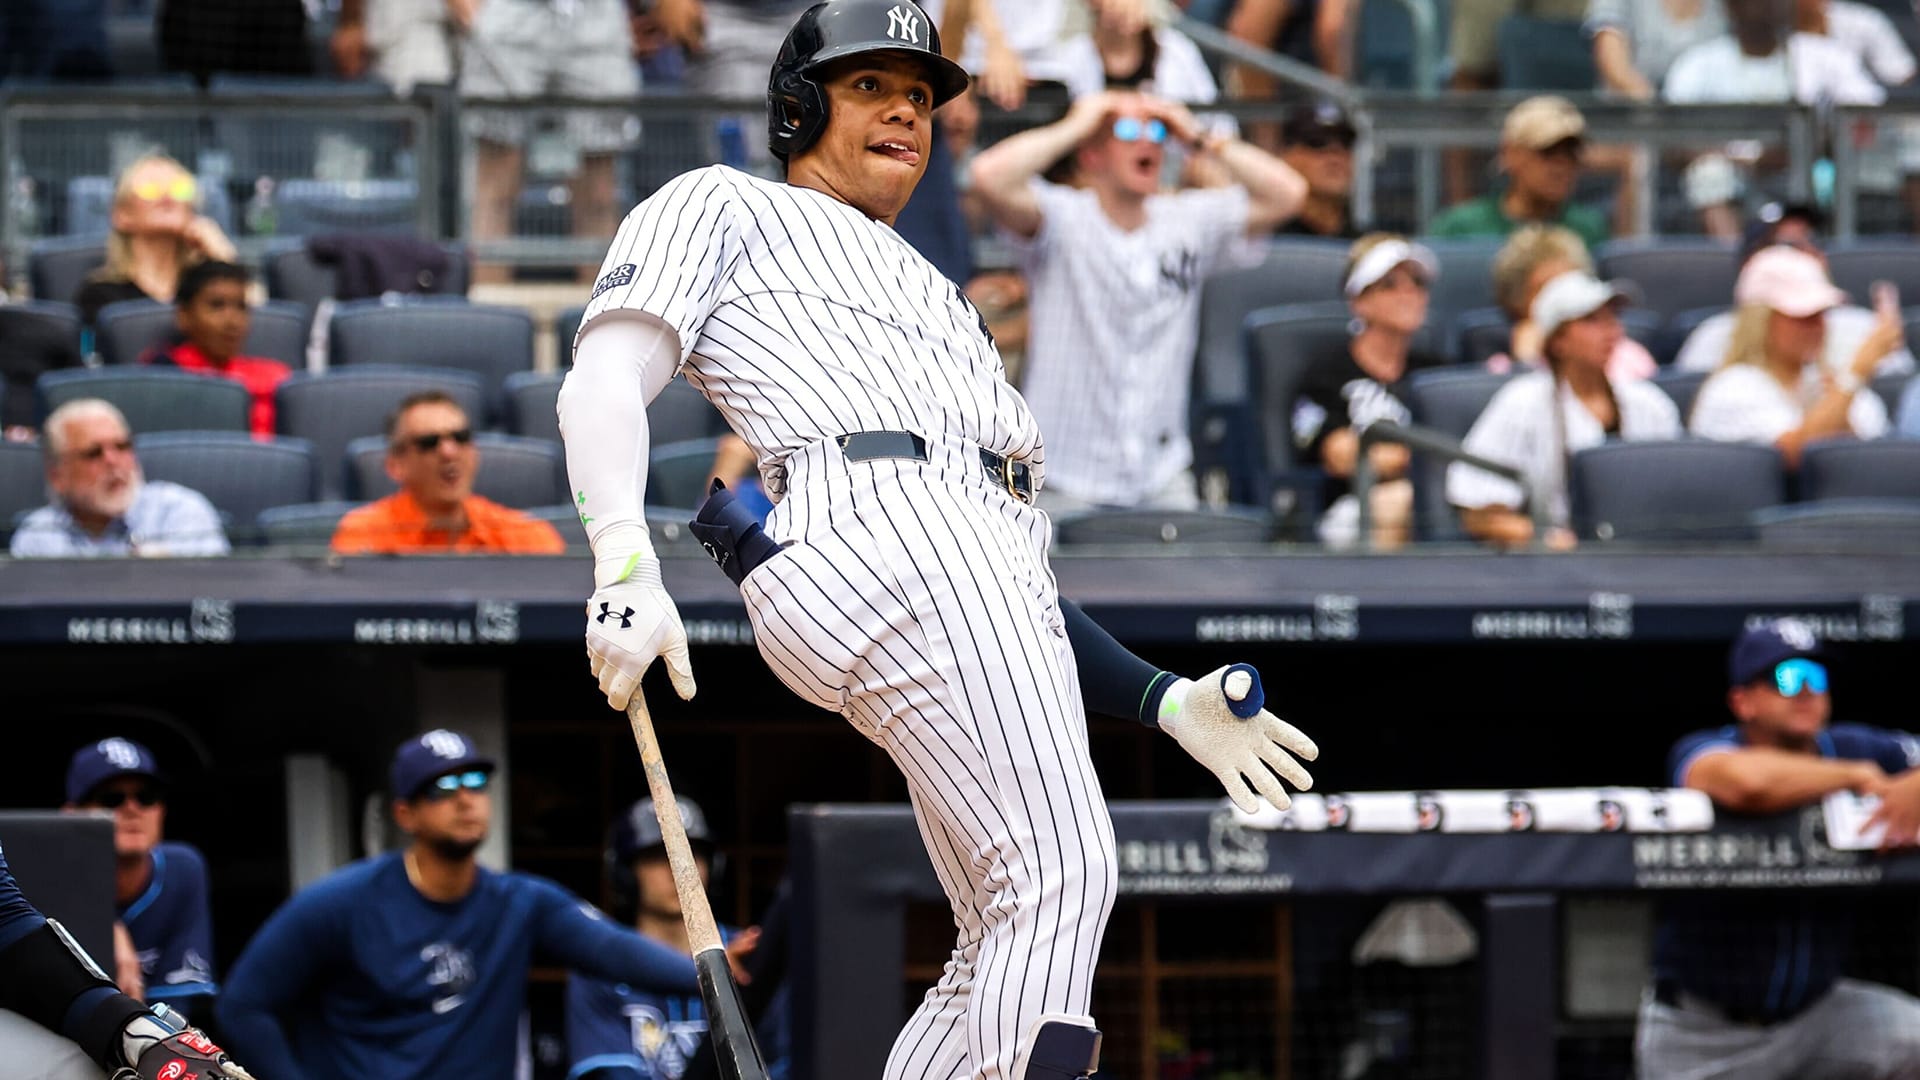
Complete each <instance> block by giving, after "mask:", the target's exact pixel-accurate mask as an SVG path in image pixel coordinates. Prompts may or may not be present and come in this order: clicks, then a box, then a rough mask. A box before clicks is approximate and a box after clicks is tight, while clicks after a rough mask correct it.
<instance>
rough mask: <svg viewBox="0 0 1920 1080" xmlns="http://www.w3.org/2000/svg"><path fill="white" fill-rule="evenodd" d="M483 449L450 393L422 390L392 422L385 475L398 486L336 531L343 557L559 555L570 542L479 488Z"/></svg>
mask: <svg viewBox="0 0 1920 1080" xmlns="http://www.w3.org/2000/svg"><path fill="white" fill-rule="evenodd" d="M479 471H480V449H479V448H478V447H476V446H474V445H473V425H472V423H471V422H469V421H468V419H467V414H466V411H465V410H463V409H461V408H460V406H459V404H457V403H456V402H455V401H454V400H453V399H452V398H451V397H448V396H447V395H446V394H444V393H442V392H440V391H438V390H423V391H421V392H420V393H417V394H411V395H409V396H408V397H407V398H406V399H405V400H403V401H401V402H400V407H399V408H398V409H396V410H394V414H393V416H392V417H390V418H388V420H387V475H388V476H390V477H392V478H393V482H394V483H396V484H398V485H400V490H399V491H397V492H395V493H393V494H392V495H389V496H387V497H386V498H384V499H381V500H380V501H378V502H375V503H370V504H368V505H366V506H363V507H361V508H359V509H358V510H354V511H352V512H351V513H349V514H348V515H347V516H346V517H344V518H342V519H341V520H340V527H339V528H338V529H336V530H334V534H333V550H335V551H337V552H339V553H341V554H343V555H427V554H445V553H449V552H460V553H474V554H506V555H558V554H560V553H561V552H563V551H565V550H566V546H567V545H566V542H565V541H563V540H561V539H560V534H559V533H558V532H556V531H554V528H553V526H551V525H549V524H547V523H546V522H544V521H541V520H540V519H539V518H534V517H528V516H527V515H526V514H523V513H521V512H520V511H518V510H513V509H509V508H508V507H505V506H501V505H500V504H499V503H496V502H492V501H490V500H488V499H483V498H481V497H480V496H478V495H475V494H474V493H473V478H474V475H475V474H476V473H478V472H479Z"/></svg>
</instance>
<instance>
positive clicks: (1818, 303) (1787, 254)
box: [1733, 246, 1847, 319]
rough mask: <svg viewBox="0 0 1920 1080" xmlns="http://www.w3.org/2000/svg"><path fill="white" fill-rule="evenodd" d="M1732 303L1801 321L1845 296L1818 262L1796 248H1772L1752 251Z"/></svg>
mask: <svg viewBox="0 0 1920 1080" xmlns="http://www.w3.org/2000/svg"><path fill="white" fill-rule="evenodd" d="M1733 301H1734V303H1736V304H1760V305H1762V306H1765V307H1769V308H1772V309H1773V310H1775V311H1777V312H1779V313H1780V314H1782V315H1788V316H1792V317H1793V318H1796V319H1804V318H1806V317H1807V316H1809V315H1818V314H1820V313H1821V312H1823V311H1826V310H1827V309H1828V308H1836V307H1839V306H1840V305H1841V304H1844V303H1846V302H1847V294H1846V293H1845V292H1842V291H1841V290H1840V289H1839V288H1837V287H1835V285H1834V284H1833V282H1832V281H1831V280H1829V279H1828V278H1827V268H1826V267H1825V266H1822V265H1821V264H1820V260H1819V259H1817V258H1814V257H1813V256H1812V255H1809V254H1807V253H1806V252H1804V251H1801V250H1800V249H1798V248H1791V247H1785V246H1775V247H1770V248H1765V249H1763V250H1761V251H1758V252H1755V253H1754V256H1753V258H1751V259H1748V260H1747V265H1746V266H1744V267H1741V269H1740V278H1739V280H1738V281H1735V282H1734V285H1733Z"/></svg>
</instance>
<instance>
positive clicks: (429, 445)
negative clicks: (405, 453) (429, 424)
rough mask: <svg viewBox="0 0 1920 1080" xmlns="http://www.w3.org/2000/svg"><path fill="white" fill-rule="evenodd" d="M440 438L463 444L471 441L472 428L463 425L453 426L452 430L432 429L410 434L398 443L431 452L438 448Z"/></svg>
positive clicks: (423, 451)
mask: <svg viewBox="0 0 1920 1080" xmlns="http://www.w3.org/2000/svg"><path fill="white" fill-rule="evenodd" d="M442 439H452V440H453V441H454V442H456V443H459V444H460V445H461V446H465V445H467V444H468V443H470V442H472V441H473V429H472V428H470V427H463V428H455V429H453V430H452V431H434V432H429V433H428V434H425V435H411V436H408V437H407V438H404V439H401V440H400V445H401V446H411V447H413V448H414V449H415V450H418V451H420V452H421V453H423V454H431V453H433V452H434V451H435V450H438V449H440V440H442Z"/></svg>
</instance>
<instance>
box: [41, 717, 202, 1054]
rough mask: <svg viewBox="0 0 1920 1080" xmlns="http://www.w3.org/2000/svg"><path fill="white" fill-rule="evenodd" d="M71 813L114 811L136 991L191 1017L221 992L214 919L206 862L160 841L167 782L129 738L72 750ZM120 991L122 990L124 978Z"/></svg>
mask: <svg viewBox="0 0 1920 1080" xmlns="http://www.w3.org/2000/svg"><path fill="white" fill-rule="evenodd" d="M66 808H67V809H69V810H105V811H108V812H110V813H112V814H113V853H114V859H115V866H114V910H115V911H116V912H118V913H119V915H120V921H121V923H123V924H125V926H126V928H127V933H128V935H129V936H130V937H131V938H132V939H133V948H134V951H135V953H136V954H137V956H138V960H139V965H140V983H141V986H142V987H143V988H144V989H143V991H142V993H141V994H136V995H135V996H139V997H143V999H144V1000H146V1001H164V1002H166V1003H167V1004H169V1005H171V1006H173V1007H174V1008H175V1009H177V1010H179V1011H180V1012H181V1013H183V1014H186V1015H189V1016H191V1015H194V1014H195V1013H196V1010H197V1009H202V1008H205V1006H206V1003H207V1000H208V998H209V997H210V996H211V995H213V994H216V993H218V992H219V989H220V988H219V986H218V985H217V984H216V983H215V981H214V977H213V916H212V914H211V913H210V911H209V909H208V907H207V863H206V859H205V858H204V857H202V856H201V854H200V852H199V851H197V850H195V849H194V847H193V846H192V845H190V844H182V843H178V842H174V841H163V840H162V839H161V835H162V831H163V829H164V828H165V825H166V817H167V805H166V777H165V776H164V775H163V774H162V773H161V772H160V766H159V764H158V762H157V761H156V760H155V759H154V756H153V752H152V751H150V750H148V749H147V748H146V747H144V746H142V745H140V744H139V743H137V742H133V741H132V740H130V739H120V738H112V739H102V740H100V741H99V742H96V743H89V744H88V745H86V746H83V747H81V748H80V749H78V750H76V751H74V754H73V760H72V762H71V763H70V764H68V766H67V805H66ZM121 989H123V990H124V989H127V987H126V984H125V981H124V980H123V981H122V983H121Z"/></svg>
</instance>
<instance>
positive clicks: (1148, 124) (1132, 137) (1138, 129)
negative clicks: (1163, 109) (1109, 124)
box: [1113, 116, 1167, 143]
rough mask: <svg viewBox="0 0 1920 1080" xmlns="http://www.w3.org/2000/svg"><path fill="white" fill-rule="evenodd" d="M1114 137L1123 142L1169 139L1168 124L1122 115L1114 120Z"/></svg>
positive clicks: (1160, 141) (1155, 141) (1162, 140)
mask: <svg viewBox="0 0 1920 1080" xmlns="http://www.w3.org/2000/svg"><path fill="white" fill-rule="evenodd" d="M1113 137H1114V138H1116V139H1119V140H1120V141H1121V142H1139V141H1140V140H1141V139H1145V140H1147V141H1148V142H1150V143H1163V142H1166V141H1167V125H1166V123H1165V122H1163V121H1160V120H1140V119H1138V118H1137V117H1132V116H1122V117H1120V118H1119V119H1118V120H1115V121H1114V122H1113Z"/></svg>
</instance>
